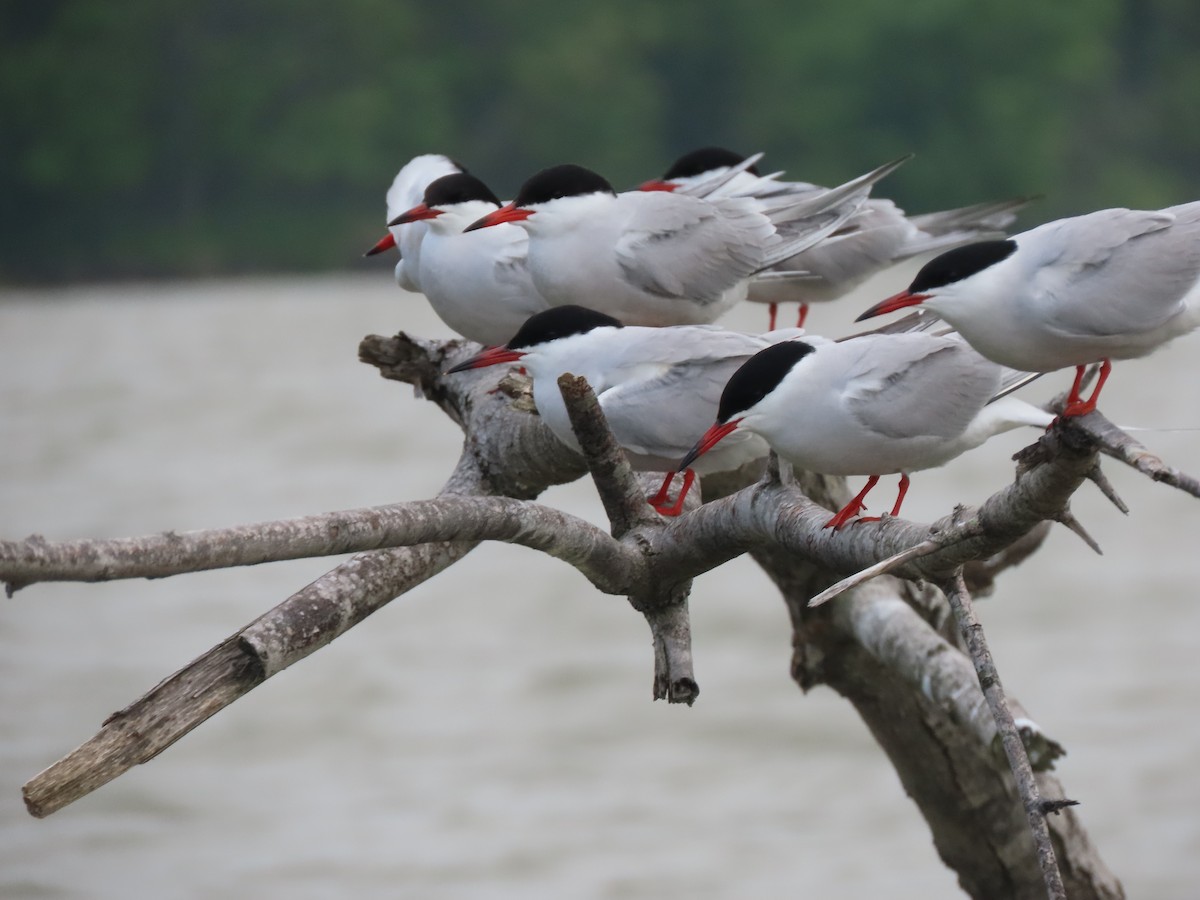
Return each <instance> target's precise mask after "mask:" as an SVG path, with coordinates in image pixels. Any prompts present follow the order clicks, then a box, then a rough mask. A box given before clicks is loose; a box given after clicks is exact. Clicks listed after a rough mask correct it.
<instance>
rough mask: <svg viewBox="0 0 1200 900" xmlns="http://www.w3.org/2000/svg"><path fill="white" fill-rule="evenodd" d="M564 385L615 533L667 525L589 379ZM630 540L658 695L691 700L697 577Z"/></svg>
mask: <svg viewBox="0 0 1200 900" xmlns="http://www.w3.org/2000/svg"><path fill="white" fill-rule="evenodd" d="M558 387H559V390H560V391H561V392H562V397H563V402H564V403H565V404H566V407H567V415H568V416H569V417H570V420H571V428H572V429H573V430H574V432H575V436H576V438H577V439H578V440H579V445H580V446H581V447H583V448H584V457H585V458H586V460H587V464H588V470H589V471H590V472H591V474H592V481H593V482H594V483H595V485H596V490H597V491H598V492H599V494H600V500H601V502H602V503H603V504H604V509H605V512H606V513H607V514H608V518H609V521H610V523H611V524H612V532H613V536H614V537H615V538H618V539H620V538H624V537H626V536H627V535H629V534H630V533H631V532H634V531H635V529H636V530H637V531H638V532H639V534H640V533H641V532H644V531H645V530H647V529H649V530H651V531H653V530H655V529H661V528H662V519H661V517H660V516H659V515H658V514H657V513H655V512H654V511H653V510H652V509H651V507H650V506H649V504H647V503H646V495H645V493H644V491H643V489H642V486H641V485H640V484H639V483H638V480H637V478H636V477H635V476H634V473H633V469H632V468H631V467H630V465H629V460H628V459H627V458H626V456H625V453H624V452H623V451H622V450H621V447H620V445H619V444H617V441H616V439H615V438H614V437H613V435H612V431H610V430H609V428H608V423H607V422H606V421H605V419H604V412H603V410H601V408H600V403H599V401H598V400H597V399H596V395H595V394H594V393H593V392H592V389H591V387H590V386H589V385H588V383H587V380H586V379H584V378H578V377H576V376H573V375H564V376H562V377H561V378H560V379H559V380H558ZM624 546H626V547H627V548H628V549H629V551H630V554H629V555H630V556H631V557H632V556H634V555H635V554H637V555H639V556H640V558H639V559H638V563H640V565H638V566H637V568H638V569H640V570H641V571H642V573H643V576H642V577H641V578H639V579H638V581H639V582H640V585H638V586H637V587H634V588H633V590H631V591H630V592H629V602H630V603H631V604H632V605H633V607H634V609H637V610H639V611H640V612H641V613H642V614H643V615H644V616H645V617H646V622H647V624H649V626H650V634H651V636H652V638H653V642H654V688H653V691H652V696H653V697H654V699H655V700H663V699H665V700H666V701H667V702H668V703H686V704H688V705H689V706H691V705H692V703H694V702H695V701H696V697H697V696H699V694H700V686H699V684H698V683H697V682H696V676H695V673H694V670H693V666H692V626H691V620H690V617H689V616H688V606H687V601H688V595H689V594H690V593H691V589H692V582H691V578H688V577H685V578H671V577H660V576H658V575H656V573H655V571H654V570H653V567H652V565H651V564H650V561H649V559H648V557H646V556H645V555H644V554H638V551H637V550H635V549H634V548H635V546H637V545H635V544H632V543H630V544H624ZM634 568H635V565H634V561H633V560H632V559H630V560H629V563H628V564H627V565H625V566H622V567H621V571H623V572H625V573H629V572H630V571H631V570H633V569H634Z"/></svg>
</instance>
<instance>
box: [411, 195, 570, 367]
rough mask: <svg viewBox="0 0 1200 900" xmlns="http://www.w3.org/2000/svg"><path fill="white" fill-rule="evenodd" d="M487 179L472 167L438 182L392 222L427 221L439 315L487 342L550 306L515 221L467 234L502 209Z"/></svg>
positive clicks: (427, 288) (425, 266) (424, 260)
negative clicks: (480, 220) (471, 226)
mask: <svg viewBox="0 0 1200 900" xmlns="http://www.w3.org/2000/svg"><path fill="white" fill-rule="evenodd" d="M501 205H502V204H501V202H500V200H499V199H498V198H497V197H496V195H495V194H493V193H492V192H491V190H490V189H489V188H488V186H487V185H486V184H484V183H483V182H482V181H480V180H479V179H478V178H476V177H475V176H474V175H470V174H468V173H466V172H457V173H455V174H453V175H443V176H442V177H441V178H438V179H436V180H435V181H433V182H432V183H431V184H430V185H429V186H428V187H427V188H426V189H425V193H424V199H423V200H422V202H421V203H418V204H416V205H415V206H413V207H412V208H411V209H408V210H405V211H404V212H402V213H401V214H399V215H397V216H396V217H395V218H393V219H392V220H391V221H389V222H388V226H389V227H399V226H404V225H408V224H410V223H412V224H416V223H424V224H425V226H426V227H427V228H428V233H427V234H426V235H425V237H424V239H423V240H422V244H421V252H420V257H419V263H418V277H419V281H420V284H421V287H422V290H423V291H424V294H425V297H426V298H427V299H428V300H429V304H430V305H431V306H432V307H433V310H434V312H436V313H437V314H438V317H439V318H440V319H441V320H442V321H443V322H445V323H446V324H447V325H449V326H450V327H451V328H452V329H454V331H455V332H457V333H458V334H461V335H462V336H463V337H465V338H469V339H470V340H472V341H478V342H479V343H481V344H488V345H494V344H503V343H504V342H505V341H507V340H508V339H509V338H511V337H512V336H513V335H514V334H516V332H517V329H518V328H520V327H521V325H522V324H523V323H524V322H525V320H526V319H528V318H529V317H530V316H531V315H533V314H534V313H536V312H540V311H542V310H544V309H546V308H547V305H548V304H547V303H546V301H545V300H543V299H542V296H541V294H539V293H538V291H537V288H535V287H534V286H533V280H532V279H531V278H530V275H529V266H528V262H527V260H526V256H525V254H526V251H527V249H528V247H529V238H528V236H527V235H526V234H525V231H524V229H521V228H517V227H515V226H512V225H506V226H501V227H499V228H488V229H484V230H481V231H472V232H469V233H464V232H463V229H464V228H465V227H466V226H467V225H469V224H470V223H471V222H474V221H475V220H476V219H478V218H479V217H480V216H482V215H484V214H485V213H488V212H490V211H492V210H496V209H499V208H500V206H501Z"/></svg>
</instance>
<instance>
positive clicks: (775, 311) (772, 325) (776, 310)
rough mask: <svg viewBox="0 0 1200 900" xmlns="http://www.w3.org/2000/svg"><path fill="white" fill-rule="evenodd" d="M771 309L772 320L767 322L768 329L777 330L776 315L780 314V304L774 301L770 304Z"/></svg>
mask: <svg viewBox="0 0 1200 900" xmlns="http://www.w3.org/2000/svg"><path fill="white" fill-rule="evenodd" d="M770 309H771V320H770V322H768V323H767V331H774V330H775V317H776V316H777V315H779V304H778V303H772V304H771V306H770Z"/></svg>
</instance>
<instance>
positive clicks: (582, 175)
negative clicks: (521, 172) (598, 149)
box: [513, 163, 617, 207]
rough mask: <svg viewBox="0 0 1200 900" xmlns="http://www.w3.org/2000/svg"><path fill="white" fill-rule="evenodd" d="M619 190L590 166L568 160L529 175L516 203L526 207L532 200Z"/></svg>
mask: <svg viewBox="0 0 1200 900" xmlns="http://www.w3.org/2000/svg"><path fill="white" fill-rule="evenodd" d="M616 193H617V192H616V191H614V190H613V186H612V185H611V184H609V183H608V182H607V181H606V180H605V179H604V178H603V177H602V176H600V175H597V174H596V173H595V172H593V171H592V170H591V169H585V168H584V167H583V166H576V165H573V164H571V163H567V164H565V165H561V166H551V167H550V168H549V169H542V171H540V172H538V173H537V174H536V175H532V176H530V178H529V179H528V180H527V181H526V182H525V183H524V184H523V185H521V190H519V191H518V192H517V196H516V199H514V200H513V205H514V206H518V207H525V206H529V205H530V204H531V203H545V202H546V201H548V200H558V199H559V198H561V197H581V196H583V195H585V194H612V195H613V196H616Z"/></svg>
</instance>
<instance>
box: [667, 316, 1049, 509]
mask: <svg viewBox="0 0 1200 900" xmlns="http://www.w3.org/2000/svg"><path fill="white" fill-rule="evenodd" d="M1021 375H1023V373H1013V375H1012V380H1013V382H1014V383H1017V382H1018V377H1019V376H1021ZM1004 379H1005V374H1004V370H1003V369H1002V368H1001V367H1000V366H998V365H996V364H995V363H991V362H989V361H988V360H986V359H984V358H983V357H982V356H980V355H979V354H978V353H976V352H975V351H974V350H973V349H971V347H970V346H969V345H968V344H967V343H966V342H965V341H963V340H962V339H961V338H958V337H956V336H954V335H945V336H939V335H932V334H928V333H924V332H914V333H902V334H880V333H870V334H864V335H859V336H855V337H851V338H847V339H845V340H842V341H836V342H823V343H814V342H811V341H808V340H806V339H804V338H799V339H796V340H792V341H788V342H786V343H781V344H776V345H774V346H771V347H768V348H766V349H765V350H761V351H759V352H758V353H757V354H756V355H755V356H753V357H751V358H750V359H749V360H748V361H747V362H746V363H745V364H744V365H743V366H742V367H741V368H739V369H738V370H737V372H735V373H734V374H733V376H732V377H731V378H730V379H729V383H728V384H727V385H726V386H725V389H724V391H723V392H722V393H721V400H720V405H719V407H718V411H717V416H716V422H715V424H713V425H712V426H711V427H710V428H709V429H708V430H707V431H706V432H705V433H704V434H703V436H702V437H701V438H700V440H699V441H697V442H696V443H695V445H694V446H693V447H692V449H691V450H690V451H689V452H688V453H687V455H686V456H684V457H683V460H682V462H681V463H680V464H679V469H680V470H681V471H682V470H683V469H685V468H687V467H689V466H694V465H695V464H696V462H697V461H698V460H700V459H702V458H703V457H704V455H705V454H707V453H710V452H712V451H713V450H714V448H717V447H719V446H720V445H721V444H722V443H723V442H724V441H726V440H729V439H730V438H731V437H736V436H737V435H738V434H740V433H741V432H744V431H750V432H753V433H755V434H758V435H760V436H762V437H763V438H765V439H766V441H767V443H768V444H770V446H771V448H772V449H774V450H775V452H776V453H778V454H779V455H780V456H781V457H783V458H784V459H787V460H789V461H790V462H791V463H792V464H793V465H795V466H797V467H799V468H802V469H807V470H809V471H813V472H820V473H823V474H826V475H867V476H869V478H868V480H867V484H866V487H864V488H863V489H862V490H861V491H860V492H859V493H858V494H857V495H856V496H855V497H854V499H853V500H851V501H850V502H849V503H848V504H846V506H844V507H843V508H842V509H841V510H840V511H839V512H838V513H837V514H836V515H834V516H833V518H831V519H830V520H829V521H828V522H827V523H826V527H827V528H835V529H836V528H841V527H842V526H843V525H845V524H846V523H847V522H849V521H851V519H853V518H854V517H855V516H856V515H858V513H859V512H860V511H861V510H862V509H864V508H865V507H864V503H863V500H864V498H865V497H866V495H867V493H868V492H869V491H870V490H871V488H873V487H874V486H875V484H876V483H877V482H878V481H879V477H880V476H881V475H889V474H897V473H898V474H899V475H900V490H899V494H898V496H897V497H896V503H895V505H894V506H893V507H892V515H893V516H895V515H899V513H900V506H901V504H902V503H903V502H904V497H905V494H906V493H907V491H908V484H909V478H908V473H909V472H913V471H916V470H919V469H928V468H932V467H934V466H940V465H942V464H944V463H946V462H949V461H950V460H951V459H953V458H954V457H956V456H958V455H959V454H961V453H964V452H965V451H967V450H970V449H971V448H973V447H977V446H979V445H980V444H982V443H983V442H984V441H986V440H987V439H988V438H990V437H992V436H993V435H996V434H999V433H1001V432H1003V431H1008V430H1010V429H1012V428H1016V427H1017V426H1019V425H1034V426H1039V427H1043V428H1044V427H1046V426H1048V425H1049V424H1050V422H1051V421H1052V420H1053V417H1052V416H1051V415H1050V414H1049V413H1047V412H1045V411H1043V410H1040V409H1038V408H1036V407H1034V406H1031V405H1030V404H1028V403H1025V402H1023V401H1020V400H1017V399H1016V398H1013V397H1001V396H1000V395H1001V394H1002V393H1003V391H1004V390H1005V388H1004V385H1003V381H1004ZM993 400H994V401H995V402H992V401H993ZM859 521H865V520H862V519H860V520H859Z"/></svg>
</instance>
